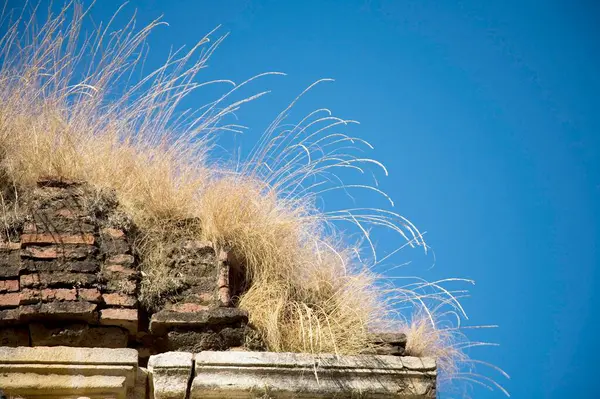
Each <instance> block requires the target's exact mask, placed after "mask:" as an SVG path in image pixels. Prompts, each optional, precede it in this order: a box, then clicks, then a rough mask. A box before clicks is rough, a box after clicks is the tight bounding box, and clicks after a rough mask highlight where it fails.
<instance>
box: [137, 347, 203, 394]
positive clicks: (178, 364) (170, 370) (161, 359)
mask: <svg viewBox="0 0 600 399" xmlns="http://www.w3.org/2000/svg"><path fill="white" fill-rule="evenodd" d="M193 361H194V356H193V354H191V353H188V352H166V353H161V354H160V355H154V356H150V359H149V360H148V373H149V376H150V398H152V399H186V397H187V393H188V387H189V383H190V380H191V378H192V370H193Z"/></svg>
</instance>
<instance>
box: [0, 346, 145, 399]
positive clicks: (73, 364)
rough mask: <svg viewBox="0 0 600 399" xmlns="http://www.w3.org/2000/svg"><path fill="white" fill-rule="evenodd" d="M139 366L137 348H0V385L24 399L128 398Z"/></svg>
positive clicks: (133, 391) (12, 394)
mask: <svg viewBox="0 0 600 399" xmlns="http://www.w3.org/2000/svg"><path fill="white" fill-rule="evenodd" d="M137 366H138V353H137V351H136V350H134V349H105V348H72V347H65V346H55V347H34V348H28V347H17V348H9V347H0V387H2V389H3V390H4V394H6V395H8V396H15V397H24V398H36V399H37V398H39V399H58V398H68V397H74V398H77V397H87V398H90V399H96V398H97V399H107V398H114V399H129V398H134V397H135V391H136V389H135V388H136V378H138V379H139V377H138V375H139V371H138V367H137ZM141 398H143V396H141ZM141 398H140V399H141Z"/></svg>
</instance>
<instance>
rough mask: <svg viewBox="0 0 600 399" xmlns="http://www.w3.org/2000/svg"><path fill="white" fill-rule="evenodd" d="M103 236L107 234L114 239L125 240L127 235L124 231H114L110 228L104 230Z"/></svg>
mask: <svg viewBox="0 0 600 399" xmlns="http://www.w3.org/2000/svg"><path fill="white" fill-rule="evenodd" d="M102 234H106V235H108V236H111V237H112V238H125V233H123V230H119V229H113V228H110V227H108V228H105V229H102Z"/></svg>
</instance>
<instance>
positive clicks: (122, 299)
mask: <svg viewBox="0 0 600 399" xmlns="http://www.w3.org/2000/svg"><path fill="white" fill-rule="evenodd" d="M102 298H103V299H104V303H106V304H107V305H110V306H123V307H126V308H130V307H134V306H135V305H136V304H137V299H136V298H135V297H134V296H132V295H125V294H118V293H113V294H104V295H102Z"/></svg>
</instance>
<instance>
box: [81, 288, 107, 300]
mask: <svg viewBox="0 0 600 399" xmlns="http://www.w3.org/2000/svg"><path fill="white" fill-rule="evenodd" d="M77 292H78V294H79V298H80V299H83V300H84V301H88V302H93V303H99V302H100V301H102V294H100V291H98V289H97V288H79V289H78V290H77Z"/></svg>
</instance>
